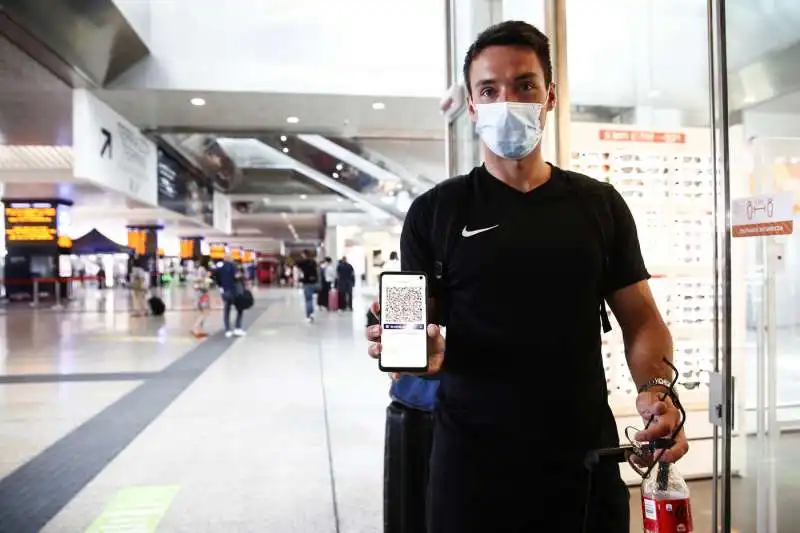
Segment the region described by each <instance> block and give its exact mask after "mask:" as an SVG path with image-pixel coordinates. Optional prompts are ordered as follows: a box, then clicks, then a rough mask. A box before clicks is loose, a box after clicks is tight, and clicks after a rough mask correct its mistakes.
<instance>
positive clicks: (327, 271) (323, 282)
mask: <svg viewBox="0 0 800 533" xmlns="http://www.w3.org/2000/svg"><path fill="white" fill-rule="evenodd" d="M319 270H320V284H319V292H318V293H317V307H319V308H320V309H328V310H329V308H328V299H329V298H330V294H331V287H332V284H331V282H330V281H329V280H328V276H329V275H331V273H333V279H336V272H335V271H334V270H333V264H332V261H331V258H330V257H326V258H325V259H323V260H322V262H321V263H320V267H319Z"/></svg>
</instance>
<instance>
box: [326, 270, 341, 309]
mask: <svg viewBox="0 0 800 533" xmlns="http://www.w3.org/2000/svg"><path fill="white" fill-rule="evenodd" d="M325 263H326V265H327V266H326V267H325V272H324V274H323V277H324V280H323V283H324V284H325V309H327V310H328V311H336V310H337V309H338V308H339V293H338V292H337V291H336V289H335V288H334V287H335V286H336V265H335V264H334V263H333V259H331V258H330V257H326V258H325Z"/></svg>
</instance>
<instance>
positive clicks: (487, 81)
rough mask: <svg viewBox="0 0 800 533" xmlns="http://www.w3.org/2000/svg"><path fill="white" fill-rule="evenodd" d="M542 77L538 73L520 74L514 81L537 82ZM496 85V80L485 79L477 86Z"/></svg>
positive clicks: (477, 83)
mask: <svg viewBox="0 0 800 533" xmlns="http://www.w3.org/2000/svg"><path fill="white" fill-rule="evenodd" d="M541 77H542V76H540V75H539V74H538V73H536V72H524V73H522V74H519V75H518V76H515V77H514V81H526V80H535V79H539V78H541ZM494 83H496V80H495V79H494V78H485V79H482V80H478V81H477V82H476V83H475V85H476V86H477V87H483V86H486V85H492V84H494Z"/></svg>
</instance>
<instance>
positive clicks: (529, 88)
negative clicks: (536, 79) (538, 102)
mask: <svg viewBox="0 0 800 533" xmlns="http://www.w3.org/2000/svg"><path fill="white" fill-rule="evenodd" d="M521 89H522V90H523V91H525V92H531V91H533V90H535V89H536V86H535V85H534V84H533V83H532V82H529V81H526V82H525V83H523V84H522V87H521Z"/></svg>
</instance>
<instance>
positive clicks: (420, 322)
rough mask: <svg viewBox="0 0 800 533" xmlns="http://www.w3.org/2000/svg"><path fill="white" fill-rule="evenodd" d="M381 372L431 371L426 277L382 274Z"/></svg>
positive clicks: (390, 273)
mask: <svg viewBox="0 0 800 533" xmlns="http://www.w3.org/2000/svg"><path fill="white" fill-rule="evenodd" d="M380 285H381V289H380V290H381V357H380V368H381V370H417V371H423V370H425V369H426V368H427V367H428V349H427V345H428V342H427V333H426V324H427V315H428V295H427V278H426V277H425V275H424V274H415V273H406V272H402V273H401V272H386V273H383V274H381V284H380Z"/></svg>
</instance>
